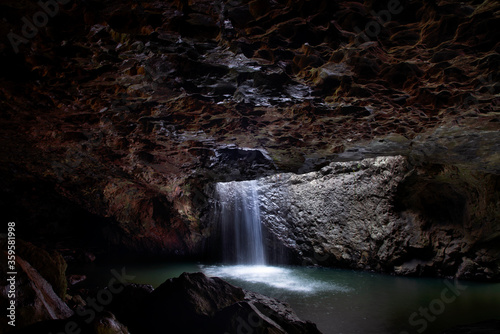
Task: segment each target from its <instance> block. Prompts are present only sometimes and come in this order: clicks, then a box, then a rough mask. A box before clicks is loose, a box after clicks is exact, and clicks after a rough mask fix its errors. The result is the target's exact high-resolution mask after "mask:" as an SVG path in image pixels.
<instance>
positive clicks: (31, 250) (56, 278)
mask: <svg viewBox="0 0 500 334" xmlns="http://www.w3.org/2000/svg"><path fill="white" fill-rule="evenodd" d="M6 245H7V240H6V238H4V237H2V238H1V239H0V246H1V247H2V249H4V250H6V249H7V247H6ZM16 246H17V247H16V250H17V254H18V255H17V256H16V269H17V274H16V275H14V276H11V275H8V272H11V271H12V270H9V269H8V267H7V263H6V261H2V262H1V271H0V273H1V275H0V279H1V281H2V283H1V284H2V287H1V289H0V305H1V307H2V309H4V310H7V308H8V307H10V304H9V302H10V300H12V298H10V297H9V296H8V295H9V291H11V289H10V284H11V283H12V282H14V284H15V289H14V291H15V301H16V306H15V310H16V312H15V319H10V318H7V317H5V316H4V317H2V319H1V321H0V328H1V329H2V331H7V330H12V329H13V328H15V329H19V328H23V327H25V326H28V325H30V324H33V323H36V322H39V321H44V320H49V319H65V318H68V317H69V316H71V315H72V314H73V312H72V311H71V309H70V308H69V307H68V306H67V305H66V304H65V303H64V297H65V295H66V276H65V270H66V263H65V262H64V260H63V259H62V257H61V255H60V254H55V253H54V254H52V255H49V254H48V253H47V252H46V251H44V250H43V249H40V248H37V247H35V246H33V245H31V244H29V243H26V242H22V241H21V240H18V242H17V245H16ZM2 256H3V257H4V258H5V259H6V258H7V253H6V251H2ZM28 261H30V262H28ZM11 277H14V281H10V280H7V279H8V278H11ZM3 284H6V285H3ZM51 284H52V285H51ZM58 294H59V295H58ZM61 298H62V299H61ZM10 320H15V324H16V326H15V327H12V326H10V325H8V324H7V322H8V321H10Z"/></svg>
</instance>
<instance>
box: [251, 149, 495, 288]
mask: <svg viewBox="0 0 500 334" xmlns="http://www.w3.org/2000/svg"><path fill="white" fill-rule="evenodd" d="M499 179H500V178H499V177H498V176H496V175H491V174H483V173H479V172H471V171H468V170H461V169H459V168H457V167H449V166H448V167H446V166H442V165H429V166H422V167H415V166H412V165H410V164H409V163H408V161H407V159H405V158H403V157H401V156H396V157H379V158H374V159H365V160H361V161H356V162H342V163H331V164H329V165H328V166H325V167H323V168H322V169H321V170H320V171H318V172H311V173H306V174H302V175H298V174H291V173H285V174H277V175H273V176H271V177H267V178H262V179H260V180H259V184H260V187H261V188H260V194H261V195H260V196H261V215H262V216H261V219H262V221H263V224H264V225H265V226H266V228H267V230H268V231H269V232H270V233H271V234H273V235H274V236H275V237H276V238H277V239H278V240H279V243H280V244H281V245H284V246H285V247H286V248H288V249H289V250H291V251H292V253H293V255H294V258H295V261H296V262H298V263H300V264H308V265H326V266H335V267H345V268H355V269H363V270H376V271H382V272H389V273H396V274H402V275H418V276H420V275H424V276H425V275H428V276H455V277H459V278H464V279H484V280H488V279H496V280H498V279H500V276H499V275H500V260H499V259H500V256H499V255H500V247H499V246H498V245H499V238H500V224H499V221H500V220H499V214H500V209H499V203H500V202H499V201H500V197H499V194H498V181H499Z"/></svg>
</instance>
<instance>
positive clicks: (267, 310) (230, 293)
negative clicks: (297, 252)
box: [20, 273, 320, 334]
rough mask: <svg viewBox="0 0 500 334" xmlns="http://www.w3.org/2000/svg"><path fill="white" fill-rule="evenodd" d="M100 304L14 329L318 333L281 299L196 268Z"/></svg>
mask: <svg viewBox="0 0 500 334" xmlns="http://www.w3.org/2000/svg"><path fill="white" fill-rule="evenodd" d="M104 306H105V307H106V311H102V310H100V312H98V313H93V314H94V316H93V317H87V315H88V314H87V313H85V317H81V316H80V312H79V311H77V315H74V316H73V317H71V318H68V319H66V320H64V321H49V322H42V323H38V324H35V325H33V326H30V327H28V328H26V329H25V330H23V331H22V332H20V333H22V334H28V333H49V332H51V331H54V332H58V331H64V328H67V327H68V326H74V328H77V329H80V330H81V333H84V334H100V333H113V334H127V333H128V329H130V332H131V333H151V334H153V333H165V332H169V333H178V334H182V333H186V334H187V333H189V334H195V333H200V334H201V333H213V334H223V333H259V334H269V333H276V334H287V333H289V334H307V333H311V334H319V333H320V332H319V331H318V329H317V328H316V325H314V324H313V323H311V322H309V321H302V320H300V319H299V318H298V317H297V316H296V315H295V313H294V312H293V310H291V309H290V307H289V306H288V305H287V304H285V303H282V302H280V301H277V300H275V299H272V298H268V297H265V296H262V295H260V294H257V293H253V292H249V291H244V290H242V289H241V288H238V287H235V286H233V285H231V284H229V283H227V282H225V281H223V280H221V279H219V278H217V277H213V278H209V277H206V276H205V275H204V274H202V273H193V274H187V273H184V274H182V275H181V276H179V277H178V278H172V279H169V280H167V281H166V282H165V283H163V284H162V285H160V286H159V287H158V288H157V289H155V290H154V291H153V290H152V288H151V287H150V286H144V285H143V286H141V285H135V284H133V285H128V286H126V287H125V288H124V289H123V290H122V291H120V292H119V293H117V294H115V295H113V298H112V300H111V302H110V303H107V304H106V305H104ZM107 310H111V311H112V312H113V313H110V312H109V311H107ZM81 314H84V313H81ZM89 319H90V321H88V320H89ZM122 323H123V324H125V325H126V326H127V327H128V329H127V328H126V327H125V326H123V325H122Z"/></svg>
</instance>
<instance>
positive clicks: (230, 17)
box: [0, 0, 500, 276]
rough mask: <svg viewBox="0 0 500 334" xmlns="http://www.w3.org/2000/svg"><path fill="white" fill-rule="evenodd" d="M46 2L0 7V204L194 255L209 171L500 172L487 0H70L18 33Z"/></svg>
mask: <svg viewBox="0 0 500 334" xmlns="http://www.w3.org/2000/svg"><path fill="white" fill-rule="evenodd" d="M40 11H43V9H42V8H41V7H40V5H39V4H36V3H35V2H33V3H32V2H18V1H11V0H7V1H3V2H2V5H1V11H0V12H1V14H0V15H2V17H3V20H0V36H5V37H6V38H3V39H2V40H1V42H0V70H1V73H2V78H1V79H0V101H1V102H0V103H1V114H0V123H1V126H0V145H1V147H2V151H1V154H0V185H1V187H0V188H1V189H2V192H1V201H0V209H1V210H2V212H6V215H7V216H8V217H9V218H8V219H11V220H16V221H19V222H27V223H26V224H29V222H32V221H36V222H37V223H36V224H34V225H36V226H38V227H39V229H40V230H44V229H46V228H50V227H53V226H54V225H53V223H54V221H56V222H57V224H56V228H54V230H59V231H60V230H62V229H61V228H62V227H66V228H67V230H65V231H66V232H65V234H67V235H73V236H74V235H81V234H80V233H81V227H82V226H83V227H85V226H86V224H89V226H91V228H90V229H91V230H94V231H97V234H102V235H105V236H106V240H107V241H106V242H107V243H109V244H110V245H113V246H120V247H124V248H126V249H129V250H132V252H135V253H141V254H156V255H158V254H161V255H172V256H199V255H200V253H202V246H201V245H202V243H203V241H204V240H206V238H207V237H209V236H210V233H211V228H210V226H209V225H207V224H205V223H204V220H203V219H201V217H203V215H204V214H206V209H207V207H209V204H208V198H207V194H209V189H207V187H208V188H209V184H210V183H211V182H214V181H227V180H242V179H249V178H256V177H260V176H265V175H271V174H275V173H276V172H279V171H281V172H299V173H306V172H310V171H317V170H320V169H321V168H322V167H324V166H325V165H328V164H329V163H330V162H331V161H353V160H359V159H362V158H370V157H377V156H382V155H404V156H406V157H408V158H409V161H410V163H411V164H413V165H415V166H417V167H418V166H424V167H425V166H427V165H428V164H432V163H437V164H440V165H443V166H445V168H449V169H453V168H460V170H461V171H466V172H469V171H470V173H475V172H476V171H477V172H479V173H490V174H492V175H498V174H499V173H500V160H499V158H498V150H499V147H500V135H499V131H498V130H499V125H498V124H499V122H498V121H499V110H498V103H499V100H498V99H499V97H498V93H499V87H498V75H499V74H498V65H499V62H500V55H499V44H498V43H499V42H498V41H499V40H500V38H499V31H498V29H492V28H490V27H496V26H498V21H499V14H498V13H499V3H498V2H497V1H493V0H485V1H472V0H468V1H462V2H460V3H457V2H453V1H445V0H442V1H437V2H427V1H419V0H405V1H399V2H398V1H382V2H375V1H364V2H346V1H328V0H324V1H321V0H317V1H265V0H263V1H260V0H259V1H242V0H235V1H216V2H214V1H204V0H199V1H155V0H148V1H141V2H139V3H137V2H131V1H121V2H117V1H111V0H106V1H79V0H75V1H71V2H69V3H68V4H66V5H60V6H58V7H57V9H54V8H53V11H55V12H54V13H52V14H53V15H50V17H49V16H47V22H38V24H39V25H41V26H40V27H38V28H37V29H34V30H33V31H31V30H29V28H26V29H28V30H26V31H29V32H30V36H29V38H28V37H26V36H24V35H23V24H25V22H24V21H23V19H22V18H23V17H26V18H27V20H28V21H29V20H31V19H32V18H33V15H34V14H36V13H38V12H40ZM42 13H43V12H42ZM42 23H44V24H42ZM35 28H36V27H35ZM35 30H36V31H35ZM12 33H15V34H16V36H18V37H19V38H18V37H15V36H14V35H12ZM426 170H427V169H426V168H422V169H421V172H423V173H426ZM485 178H488V177H485ZM490 178H494V176H490ZM354 186H355V185H354ZM35 188H37V189H43V191H40V190H38V191H37V190H35ZM461 189H462V188H461ZM474 189H476V188H474ZM467 190H470V188H467ZM491 191H493V192H496V191H497V190H496V189H493V190H490V192H491ZM455 192H456V191H455V190H453V192H452V193H451V194H448V193H446V194H443V195H445V197H446V196H447V197H450V196H451V197H453V196H454V195H453V194H454V193H455ZM40 193H42V194H43V193H48V194H50V198H53V199H54V202H53V203H52V204H48V203H47V201H45V199H44V198H43V196H40ZM470 196H472V197H474V196H475V195H473V194H472V195H470ZM485 196H490V195H485ZM13 198H16V199H18V200H14V201H13V200H12V199H13ZM20 199H23V200H22V201H21V200H20ZM60 200H64V201H65V202H64V203H65V207H68V208H70V209H68V210H69V211H70V212H66V213H64V212H60V211H59V210H52V211H51V210H49V207H51V206H52V207H56V208H58V207H59V204H58V201H60ZM403 201H404V200H403ZM492 203H495V202H492ZM47 204H48V206H47ZM441 204H443V205H446V203H444V202H442V203H441ZM412 205H413V204H412ZM488 205H490V204H487V205H486V206H488ZM25 207H26V208H28V207H33V208H34V209H30V210H31V214H30V212H29V211H30V210H24V208H25ZM417 207H418V205H417ZM42 208H43V209H42ZM37 212H38V214H37ZM39 212H48V214H43V215H41V214H39ZM82 212H85V215H86V217H88V218H89V219H75V220H72V219H66V217H70V216H77V217H82ZM430 221H435V219H434V220H432V219H431V220H429V221H427V223H425V224H429V222H430ZM77 222H78V224H77ZM483 222H484V221H483V220H481V219H478V220H476V223H474V224H476V225H471V226H469V228H471V229H476V228H477V229H478V230H480V231H481V230H482V229H483V227H482V226H483V225H482V224H486V225H487V223H483ZM344 223H345V222H344ZM422 224H424V223H422ZM27 230H28V231H29V229H27ZM27 234H28V235H29V232H27ZM33 234H34V235H36V234H35V233H33ZM34 235H31V236H30V238H34V237H35V236H34ZM89 237H90V236H89ZM369 244H370V243H369ZM363 247H365V246H363ZM436 247H437V246H436ZM363 250H364V248H363ZM354 258H355V257H354ZM344 260H345V259H344ZM346 261H347V260H346ZM356 261H357V260H356ZM356 261H354V263H357V262H356ZM471 261H474V262H476V263H477V260H476V256H475V257H473V258H471ZM464 263H465V262H464ZM405 268H406V267H405ZM468 268H471V266H469V265H467V266H466V265H464V267H463V270H462V271H461V272H463V273H464V275H466V276H467V275H469V274H465V273H468V272H470V273H471V274H472V272H471V271H470V270H469V269H468ZM404 270H406V269H404ZM481 275H482V274H481Z"/></svg>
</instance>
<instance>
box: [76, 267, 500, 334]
mask: <svg viewBox="0 0 500 334" xmlns="http://www.w3.org/2000/svg"><path fill="white" fill-rule="evenodd" d="M113 268H114V269H115V270H117V271H121V270H122V268H123V270H124V271H125V272H126V274H127V275H131V276H135V277H134V279H132V280H131V282H132V283H144V284H151V285H153V286H154V287H157V286H159V285H160V284H161V283H163V282H164V281H165V280H166V279H168V278H171V277H177V276H179V275H180V274H181V273H183V272H198V271H201V272H204V273H205V274H206V275H208V276H218V277H221V278H223V279H225V280H226V281H228V282H230V283H232V284H234V285H237V286H240V287H242V288H245V289H248V290H252V291H256V292H259V293H262V294H265V295H268V296H271V297H274V298H277V299H279V300H282V301H285V302H287V303H289V304H290V306H291V307H292V308H293V309H294V310H295V312H296V313H297V314H298V315H299V317H300V318H302V319H307V320H311V321H312V322H314V323H316V324H317V326H318V328H319V329H320V330H321V331H322V332H323V333H325V334H330V333H331V334H333V333H344V334H354V333H398V334H403V333H429V334H431V333H439V332H441V331H443V330H445V329H448V328H450V327H453V326H456V325H460V324H467V323H473V322H479V321H483V320H487V319H500V284H485V283H474V282H465V281H461V282H455V281H453V280H445V279H428V278H407V277H394V276H387V275H381V274H374V273H366V272H356V271H349V270H339V269H326V268H307V267H293V266H229V265H203V264H196V263H173V264H169V263H154V264H151V263H147V264H146V263H145V264H126V265H124V264H114V265H96V264H93V265H89V266H86V267H85V268H75V269H74V270H81V271H82V273H84V274H86V275H87V277H88V279H87V281H86V282H85V284H90V285H95V284H97V285H105V284H106V283H107V280H109V278H110V277H111V274H110V270H111V269H113Z"/></svg>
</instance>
